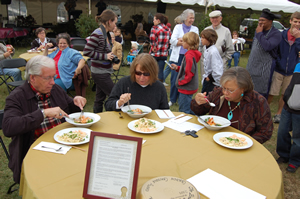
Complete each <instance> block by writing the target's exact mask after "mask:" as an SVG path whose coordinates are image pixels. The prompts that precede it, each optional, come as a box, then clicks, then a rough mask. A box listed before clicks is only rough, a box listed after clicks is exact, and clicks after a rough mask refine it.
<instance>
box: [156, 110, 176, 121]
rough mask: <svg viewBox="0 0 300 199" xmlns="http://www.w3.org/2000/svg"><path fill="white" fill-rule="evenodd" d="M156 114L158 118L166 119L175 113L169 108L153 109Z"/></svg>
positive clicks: (172, 116)
mask: <svg viewBox="0 0 300 199" xmlns="http://www.w3.org/2000/svg"><path fill="white" fill-rule="evenodd" d="M155 112H156V114H157V115H158V117H159V118H160V119H168V118H174V117H175V115H174V114H173V113H172V111H171V110H170V109H169V110H159V109H155Z"/></svg>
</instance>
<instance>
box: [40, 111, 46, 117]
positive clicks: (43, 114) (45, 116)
mask: <svg viewBox="0 0 300 199" xmlns="http://www.w3.org/2000/svg"><path fill="white" fill-rule="evenodd" d="M41 111H42V113H43V116H44V118H46V115H45V112H44V109H41Z"/></svg>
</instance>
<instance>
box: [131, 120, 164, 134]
mask: <svg viewBox="0 0 300 199" xmlns="http://www.w3.org/2000/svg"><path fill="white" fill-rule="evenodd" d="M128 128H129V129H130V130H132V131H135V132H137V133H143V134H152V133H158V132H161V131H162V130H163V129H164V125H163V124H162V123H160V122H158V121H155V120H151V119H147V118H144V117H143V118H140V119H138V120H134V121H131V122H129V123H128Z"/></svg>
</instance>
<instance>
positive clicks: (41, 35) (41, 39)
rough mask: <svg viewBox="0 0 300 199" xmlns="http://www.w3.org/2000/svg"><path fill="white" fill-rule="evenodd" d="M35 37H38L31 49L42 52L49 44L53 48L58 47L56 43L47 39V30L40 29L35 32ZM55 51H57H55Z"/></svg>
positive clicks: (32, 43)
mask: <svg viewBox="0 0 300 199" xmlns="http://www.w3.org/2000/svg"><path fill="white" fill-rule="evenodd" d="M35 35H36V36H37V37H38V38H36V39H34V40H33V41H32V42H31V49H36V50H42V49H45V47H46V44H47V43H51V44H52V47H56V43H55V42H53V41H52V40H51V39H50V38H48V37H46V29H45V28H42V27H39V28H37V29H36V30H35ZM53 50H55V49H53Z"/></svg>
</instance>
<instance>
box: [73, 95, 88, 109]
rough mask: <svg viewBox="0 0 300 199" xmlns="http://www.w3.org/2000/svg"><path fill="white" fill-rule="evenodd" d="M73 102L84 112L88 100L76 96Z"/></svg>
mask: <svg viewBox="0 0 300 199" xmlns="http://www.w3.org/2000/svg"><path fill="white" fill-rule="evenodd" d="M73 101H74V104H75V105H76V106H78V107H79V108H80V109H81V110H83V107H84V106H85V104H86V99H85V98H84V97H81V96H76V97H74V99H73Z"/></svg>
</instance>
